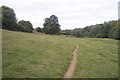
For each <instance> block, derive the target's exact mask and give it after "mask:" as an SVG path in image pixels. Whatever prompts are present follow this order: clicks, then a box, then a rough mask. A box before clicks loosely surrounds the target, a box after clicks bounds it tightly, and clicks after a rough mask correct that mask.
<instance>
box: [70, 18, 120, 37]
mask: <svg viewBox="0 0 120 80" xmlns="http://www.w3.org/2000/svg"><path fill="white" fill-rule="evenodd" d="M118 31H120V20H116V21H115V20H114V21H109V22H104V23H103V24H96V25H91V26H86V27H85V28H77V29H74V30H72V31H71V35H72V36H76V37H91V38H114V39H120V33H118Z"/></svg>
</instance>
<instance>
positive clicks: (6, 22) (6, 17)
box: [1, 6, 17, 30]
mask: <svg viewBox="0 0 120 80" xmlns="http://www.w3.org/2000/svg"><path fill="white" fill-rule="evenodd" d="M1 8H2V25H3V26H2V28H3V29H8V30H17V19H16V15H15V12H14V10H13V9H11V8H9V7H7V6H2V7H1Z"/></svg>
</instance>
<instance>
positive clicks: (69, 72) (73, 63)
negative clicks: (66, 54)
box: [63, 45, 78, 78]
mask: <svg viewBox="0 0 120 80" xmlns="http://www.w3.org/2000/svg"><path fill="white" fill-rule="evenodd" d="M77 50H78V45H76V47H75V49H74V50H73V53H72V60H71V62H70V64H69V67H68V69H67V71H66V72H65V74H64V77H63V78H72V77H73V74H74V71H75V67H76V63H77Z"/></svg>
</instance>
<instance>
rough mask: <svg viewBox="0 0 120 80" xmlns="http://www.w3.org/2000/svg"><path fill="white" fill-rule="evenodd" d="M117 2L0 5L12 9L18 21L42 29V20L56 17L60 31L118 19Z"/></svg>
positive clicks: (38, 0)
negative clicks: (28, 22) (29, 23)
mask: <svg viewBox="0 0 120 80" xmlns="http://www.w3.org/2000/svg"><path fill="white" fill-rule="evenodd" d="M118 1H119V0H0V5H5V6H8V7H10V8H12V9H14V11H15V13H16V17H17V19H18V21H20V20H26V21H30V22H31V23H32V24H33V27H34V28H36V27H43V23H44V19H45V18H46V17H50V16H51V15H56V16H57V17H58V19H59V23H60V25H61V29H74V28H83V27H85V26H89V25H94V24H97V23H98V24H99V23H103V22H104V21H109V20H117V19H118Z"/></svg>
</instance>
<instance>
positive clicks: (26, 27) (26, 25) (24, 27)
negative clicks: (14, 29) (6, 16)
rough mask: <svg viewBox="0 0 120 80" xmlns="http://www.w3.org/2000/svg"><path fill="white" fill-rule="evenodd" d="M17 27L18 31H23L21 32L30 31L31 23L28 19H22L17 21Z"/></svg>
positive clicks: (31, 28)
mask: <svg viewBox="0 0 120 80" xmlns="http://www.w3.org/2000/svg"><path fill="white" fill-rule="evenodd" d="M18 28H19V30H20V31H23V32H32V31H33V25H32V24H31V22H30V21H24V20H21V21H19V22H18Z"/></svg>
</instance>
